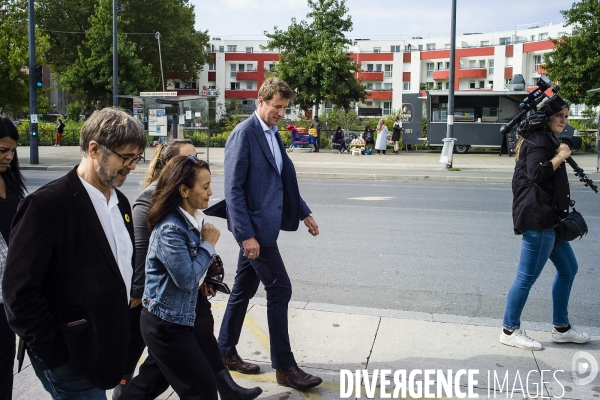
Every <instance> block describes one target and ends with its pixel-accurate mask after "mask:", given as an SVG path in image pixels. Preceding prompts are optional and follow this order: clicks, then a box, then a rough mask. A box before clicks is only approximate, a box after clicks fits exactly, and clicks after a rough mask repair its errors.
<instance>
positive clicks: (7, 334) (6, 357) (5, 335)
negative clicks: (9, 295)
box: [0, 303, 16, 400]
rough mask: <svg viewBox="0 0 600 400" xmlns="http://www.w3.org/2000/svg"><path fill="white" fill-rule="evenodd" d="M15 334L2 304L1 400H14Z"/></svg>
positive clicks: (0, 342)
mask: <svg viewBox="0 0 600 400" xmlns="http://www.w3.org/2000/svg"><path fill="white" fill-rule="evenodd" d="M15 341H16V336H15V333H14V332H13V331H12V330H11V329H10V326H8V321H7V320H6V312H5V311H4V304H2V303H0V400H11V399H12V388H13V366H14V365H15V364H14V363H15V353H16V350H15Z"/></svg>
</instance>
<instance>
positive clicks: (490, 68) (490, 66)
mask: <svg viewBox="0 0 600 400" xmlns="http://www.w3.org/2000/svg"><path fill="white" fill-rule="evenodd" d="M488 75H494V60H488Z"/></svg>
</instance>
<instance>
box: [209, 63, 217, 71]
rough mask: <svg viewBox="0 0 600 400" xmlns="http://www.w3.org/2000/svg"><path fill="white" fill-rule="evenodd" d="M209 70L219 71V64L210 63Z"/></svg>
mask: <svg viewBox="0 0 600 400" xmlns="http://www.w3.org/2000/svg"><path fill="white" fill-rule="evenodd" d="M208 70H209V71H216V70H217V64H216V63H208Z"/></svg>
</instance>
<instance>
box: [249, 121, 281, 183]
mask: <svg viewBox="0 0 600 400" xmlns="http://www.w3.org/2000/svg"><path fill="white" fill-rule="evenodd" d="M254 113H255V114H256V118H258V120H259V121H260V125H261V126H262V128H263V131H264V132H265V136H266V138H267V143H268V144H269V148H270V149H271V153H273V157H274V158H275V165H277V170H278V171H279V175H281V168H282V167H283V158H282V157H281V149H280V148H279V143H278V142H277V137H276V136H275V134H276V133H277V125H274V126H273V128H269V127H268V126H267V124H265V121H263V120H262V119H261V118H260V117H259V116H258V113H257V112H256V111H254Z"/></svg>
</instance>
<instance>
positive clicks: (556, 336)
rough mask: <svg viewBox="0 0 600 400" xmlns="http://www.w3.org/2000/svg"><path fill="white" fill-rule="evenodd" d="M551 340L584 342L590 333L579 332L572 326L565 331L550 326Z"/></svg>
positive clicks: (587, 339)
mask: <svg viewBox="0 0 600 400" xmlns="http://www.w3.org/2000/svg"><path fill="white" fill-rule="evenodd" d="M552 340H553V341H554V342H558V343H568V342H571V343H585V342H587V341H589V340H590V335H588V334H587V333H585V332H579V331H578V330H577V329H575V328H574V327H573V326H571V329H569V330H568V331H566V332H565V333H560V332H559V331H557V330H556V328H552Z"/></svg>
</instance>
